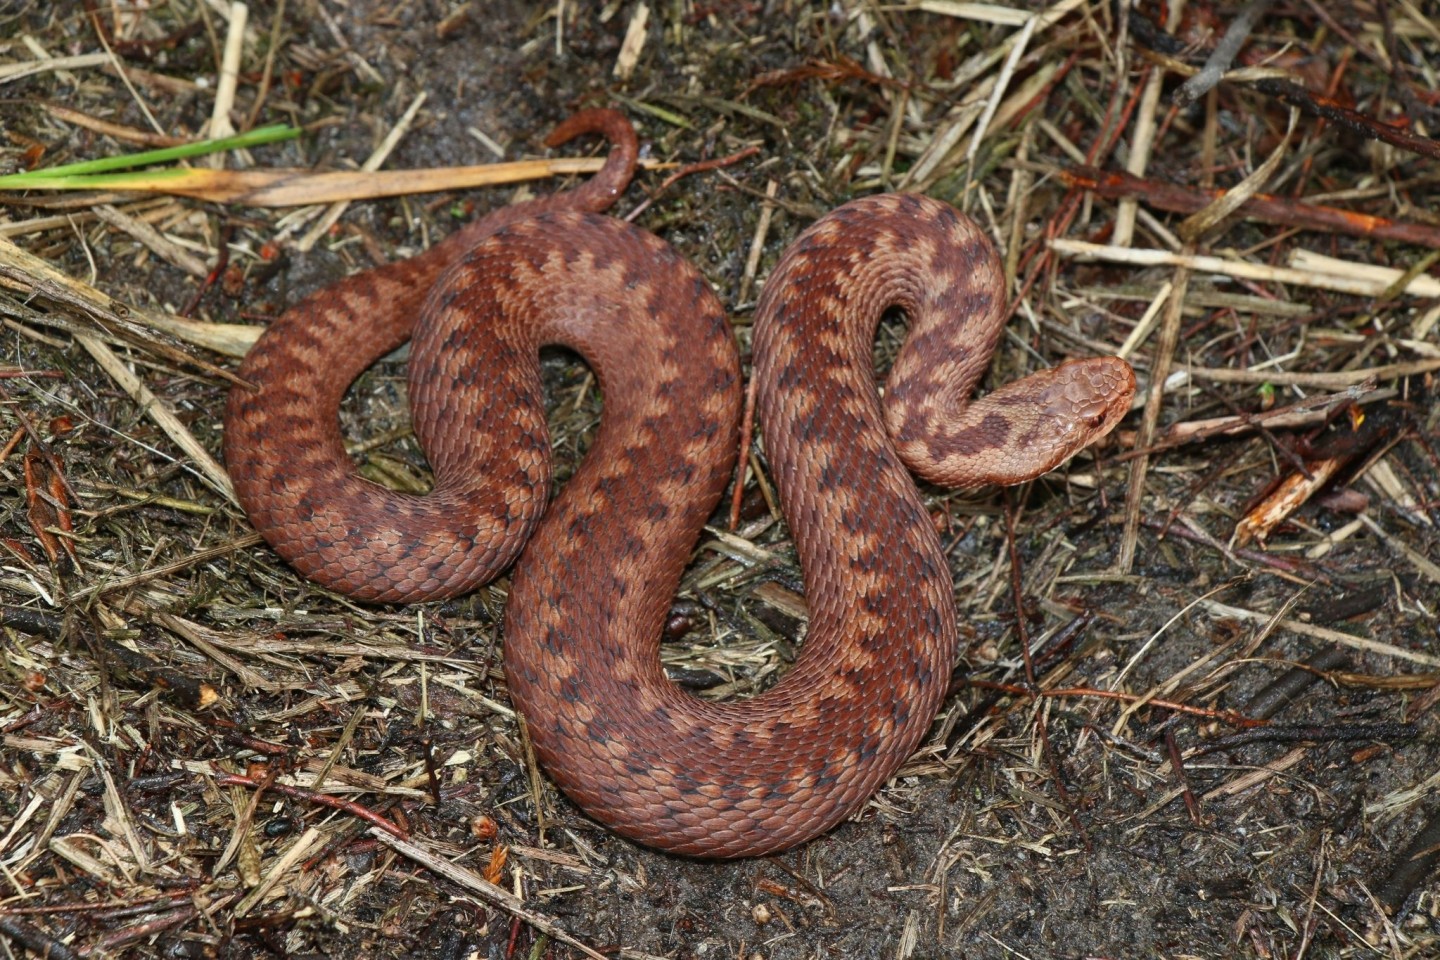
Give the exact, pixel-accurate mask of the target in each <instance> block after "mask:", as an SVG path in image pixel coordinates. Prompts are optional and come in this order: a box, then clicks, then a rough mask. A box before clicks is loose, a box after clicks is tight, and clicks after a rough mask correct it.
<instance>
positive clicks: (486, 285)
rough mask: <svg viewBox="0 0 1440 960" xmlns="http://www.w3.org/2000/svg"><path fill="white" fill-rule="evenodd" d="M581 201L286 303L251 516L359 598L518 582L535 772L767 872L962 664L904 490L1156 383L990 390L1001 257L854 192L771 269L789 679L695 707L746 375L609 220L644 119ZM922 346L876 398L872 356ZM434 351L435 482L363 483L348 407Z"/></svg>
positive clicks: (231, 426)
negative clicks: (564, 371) (550, 361)
mask: <svg viewBox="0 0 1440 960" xmlns="http://www.w3.org/2000/svg"><path fill="white" fill-rule="evenodd" d="M582 133H599V134H601V135H603V136H604V137H605V138H606V139H607V140H608V141H609V143H610V151H609V154H608V156H607V158H606V160H605V162H604V166H603V168H602V170H601V171H600V172H599V173H598V174H596V175H595V177H593V178H592V179H590V180H589V181H587V182H585V183H584V184H583V185H581V186H579V187H576V188H574V189H572V190H570V191H568V192H561V193H557V194H553V195H549V196H544V197H539V198H535V199H533V200H530V201H528V202H525V203H521V204H516V205H512V206H509V207H504V208H501V209H499V210H497V211H496V212H493V213H491V214H488V215H486V216H484V217H482V218H480V219H479V220H477V221H475V222H474V223H472V224H471V225H469V226H467V227H465V228H463V229H462V230H460V231H458V232H457V233H455V234H454V235H452V236H451V237H450V238H448V239H447V240H445V241H443V242H441V243H439V244H437V245H436V246H434V247H433V248H431V249H430V250H429V251H427V252H425V253H423V254H420V255H418V256H416V257H413V258H411V259H408V260H402V261H396V262H393V263H387V264H383V265H381V266H378V267H375V268H372V269H369V270H366V271H363V272H360V273H358V274H355V275H353V276H350V277H348V278H346V279H344V280H341V281H339V282H337V283H335V284H334V285H332V286H329V287H326V288H324V289H321V290H320V291H318V292H317V293H314V294H312V295H310V296H309V297H308V298H306V299H304V300H302V301H300V302H299V303H297V304H296V305H294V306H293V307H291V308H290V309H288V310H287V311H286V312H285V313H283V314H282V315H281V316H280V317H278V318H277V319H276V320H274V321H273V322H272V323H271V324H270V325H269V326H268V327H267V328H266V330H265V331H264V333H263V334H262V335H261V337H260V338H259V339H258V341H257V342H256V344H255V346H254V347H253V349H252V350H251V351H250V353H249V354H248V356H247V357H246V359H245V360H244V361H243V363H242V365H241V367H240V369H239V375H240V377H241V378H242V380H243V381H244V382H245V385H243V386H236V387H233V388H232V389H231V391H230V394H229V397H228V402H227V408H226V418H225V430H224V457H225V462H226V465H227V468H228V471H229V473H230V476H231V479H232V482H233V484H234V490H235V493H236V496H237V498H238V500H239V502H240V503H241V505H242V506H243V508H244V509H245V511H246V513H247V515H248V517H249V519H250V521H251V523H252V524H253V525H254V527H255V528H256V529H257V530H258V531H259V532H260V533H261V534H262V536H263V537H264V538H265V540H266V541H267V542H268V543H269V545H270V546H271V547H272V548H273V549H274V550H275V551H276V552H277V553H278V554H279V555H280V556H281V557H282V558H284V559H285V560H286V561H287V562H289V563H290V564H292V565H293V566H294V567H295V569H296V570H298V571H299V572H300V573H301V574H303V575H304V576H305V577H308V578H309V579H311V580H313V581H315V582H317V583H319V584H320V585H322V586H324V587H326V588H329V589H332V590H334V591H337V592H339V593H342V594H345V595H347V596H351V597H354V598H357V599H360V600H364V601H372V602H377V603H392V602H410V601H418V600H427V599H435V598H441V597H452V596H457V595H460V594H463V593H466V592H467V591H470V590H473V589H475V588H476V587H477V586H478V585H480V584H483V583H485V582H487V581H489V580H491V579H493V578H495V577H497V576H498V575H500V574H502V573H503V572H505V571H506V570H509V572H510V583H509V593H508V598H507V600H506V604H505V609H504V616H503V648H504V665H505V677H506V686H507V688H508V691H509V696H510V699H511V701H512V702H513V704H514V705H515V707H516V708H517V710H518V711H519V712H520V714H521V715H522V716H523V717H524V718H525V720H526V728H527V730H528V734H529V737H530V740H531V742H532V744H533V747H534V751H535V754H536V757H537V759H538V760H539V762H540V765H541V766H542V767H543V768H544V770H545V771H546V773H547V774H548V776H549V777H550V778H551V779H552V780H553V782H554V783H555V784H556V785H557V786H558V787H559V788H560V789H561V790H562V791H564V793H565V794H567V795H568V796H569V797H570V798H571V799H572V800H573V801H574V802H575V803H576V804H577V805H578V806H579V807H580V808H581V809H582V810H584V811H585V812H586V813H587V814H589V815H590V816H591V817H593V818H594V819H595V820H597V821H599V822H600V823H601V824H603V825H605V826H606V827H608V828H609V829H611V830H613V831H614V832H616V833H618V834H620V835H622V836H624V837H627V838H630V839H632V840H635V841H637V842H640V843H642V844H645V845H648V846H651V847H654V848H657V849H660V850H664V851H668V852H671V853H675V854H681V855H688V856H693V857H701V858H714V859H723V858H733V857H747V856H760V855H764V854H768V853H774V852H778V851H781V850H785V849H788V848H790V847H793V846H795V845H797V844H800V843H803V842H805V841H807V840H810V839H812V838H814V837H817V836H819V835H820V834H823V833H825V832H826V831H828V830H830V829H831V828H832V827H834V826H835V825H836V824H838V823H840V822H841V821H842V820H844V819H846V818H847V817H850V816H852V815H853V814H855V813H856V812H857V811H858V810H860V809H861V808H862V807H863V806H864V805H865V804H866V802H867V801H868V800H869V798H870V797H871V796H872V795H873V794H874V793H875V792H876V791H877V790H878V789H879V788H880V787H881V786H882V785H883V784H884V783H885V782H886V781H887V780H888V779H889V778H890V777H891V776H892V775H894V774H895V772H896V771H897V769H899V767H900V766H901V764H902V763H903V762H904V761H905V760H906V759H907V758H908V757H910V756H911V755H912V753H913V752H914V751H915V750H916V749H917V747H918V745H919V744H920V742H921V740H922V738H923V737H924V736H925V735H926V733H927V732H928V731H929V729H930V728H931V726H932V724H933V722H934V720H935V717H936V716H937V714H938V712H939V710H940V709H941V707H942V705H943V704H942V701H943V699H944V697H945V694H946V691H947V689H948V687H949V684H950V681H951V676H952V674H953V672H954V670H955V668H956V661H957V654H958V649H957V648H958V640H957V636H958V633H957V624H956V604H955V597H954V587H953V585H952V581H951V579H950V568H949V563H948V561H947V557H946V553H945V551H944V549H943V548H942V545H941V543H940V540H939V534H938V532H937V527H936V523H935V521H934V520H933V519H932V517H931V515H930V513H929V511H928V510H927V508H926V506H925V503H924V501H923V499H922V497H921V493H920V491H919V489H918V487H917V485H916V482H915V480H914V479H913V478H912V476H911V471H914V472H915V473H916V474H918V475H919V476H920V477H922V478H924V479H925V480H927V481H930V482H933V483H937V484H943V485H946V486H951V487H977V486H983V485H988V484H1013V483H1020V482H1024V481H1026V480H1029V479H1032V478H1035V477H1038V476H1040V475H1041V474H1044V473H1045V472H1047V471H1049V470H1051V469H1053V468H1054V467H1055V466H1057V465H1059V464H1060V463H1062V462H1063V461H1065V460H1066V459H1067V458H1069V457H1070V456H1071V455H1073V454H1074V453H1075V452H1077V451H1078V450H1080V449H1081V448H1083V447H1085V446H1086V445H1088V444H1090V443H1092V442H1093V441H1095V440H1096V439H1097V438H1099V437H1101V436H1103V435H1104V434H1105V433H1106V432H1108V431H1109V430H1110V429H1111V428H1112V427H1114V425H1115V424H1116V423H1117V422H1118V421H1119V420H1120V418H1121V417H1123V416H1124V415H1125V413H1126V412H1127V411H1128V409H1129V401H1130V398H1131V395H1132V394H1133V392H1134V386H1135V380H1134V374H1133V373H1132V371H1131V369H1130V367H1129V365H1128V364H1127V363H1126V362H1125V361H1124V360H1121V359H1118V358H1115V357H1096V358H1089V359H1083V360H1072V361H1068V362H1066V363H1064V364H1061V365H1060V366H1057V367H1054V368H1049V369H1045V370H1041V371H1038V372H1036V373H1032V374H1030V375H1029V376H1027V377H1025V378H1023V379H1021V380H1018V381H1016V382H1014V383H1011V384H1008V385H1005V386H1003V387H1000V388H999V389H996V390H995V391H993V392H991V393H989V394H988V395H986V396H985V397H983V398H982V399H979V400H971V399H970V394H971V393H972V391H973V390H974V388H975V387H976V385H977V384H978V383H979V381H980V380H981V379H982V378H983V377H984V375H985V373H986V371H987V370H988V368H989V365H990V360H991V356H992V354H993V352H994V350H995V347H996V344H997V341H998V338H999V337H1000V335H1001V333H1002V330H1003V327H1004V322H1005V316H1006V301H1005V296H1004V291H1005V282H1004V275H1003V272H1002V269H1001V267H1000V264H999V261H998V258H997V256H996V254H995V251H994V248H993V246H992V245H991V243H990V242H989V240H988V239H987V237H986V236H985V234H984V232H983V231H982V230H981V229H980V228H979V227H978V226H976V224H975V223H974V222H973V221H971V220H970V219H968V218H967V217H965V216H964V215H962V214H961V213H959V212H958V211H956V210H955V209H954V208H953V207H951V206H950V205H948V204H946V203H944V202H942V201H939V200H935V199H930V198H927V197H924V196H920V195H908V194H882V195H876V196H869V197H863V198H860V199H856V200H852V201H850V202H848V203H845V204H844V205H842V206H840V207H838V208H836V209H835V210H833V211H831V212H830V213H828V214H826V215H825V216H823V217H822V218H820V219H819V220H817V221H816V222H815V223H814V224H813V225H811V226H810V227H809V228H808V229H806V230H805V231H804V232H803V233H801V234H800V235H799V237H798V238H797V239H796V240H795V241H794V242H793V243H792V244H791V245H790V246H789V247H788V248H787V249H786V250H785V251H784V252H783V254H782V255H781V257H780V259H779V261H778V263H777V264H776V266H775V267H774V269H773V270H772V272H771V273H770V276H769V278H768V280H766V282H765V285H764V288H763V291H762V293H761V296H760V299H759V301H758V303H757V305H756V309H755V314H754V319H753V329H752V364H751V366H752V379H753V382H754V386H755V409H756V412H757V414H758V419H759V422H760V432H761V437H762V441H763V450H764V460H765V463H766V465H767V466H768V470H769V472H770V475H771V479H772V480H773V483H774V487H775V490H776V492H777V494H778V500H779V506H780V509H781V511H782V512H783V515H784V517H785V518H786V523H787V524H788V528H789V530H790V535H791V539H792V541H793V545H794V550H795V553H796V555H797V557H798V561H799V564H800V567H801V571H802V575H803V580H804V589H805V597H806V603H807V607H808V626H807V628H806V633H805V636H804V641H803V644H802V647H801V652H800V655H799V656H798V658H797V659H796V661H795V663H794V664H793V665H792V666H791V667H790V669H789V670H788V671H787V672H786V673H785V675H784V676H783V677H782V678H781V679H780V680H779V681H778V682H777V683H776V684H774V685H773V686H771V687H770V688H769V689H766V690H764V691H763V692H760V693H758V694H756V695H754V696H751V697H749V698H746V699H742V700H733V701H730V700H724V701H715V700H707V699H703V698H701V697H698V696H696V695H694V694H692V693H690V692H688V691H686V690H683V689H682V688H680V687H679V686H677V685H676V684H674V683H672V682H671V681H670V680H669V679H668V678H667V676H666V674H665V672H664V669H663V667H662V665H661V661H660V657H659V644H660V638H661V634H662V631H663V627H664V622H665V620H666V617H667V613H668V611H669V609H670V606H671V604H672V600H673V598H674V596H675V594H676V592H677V591H678V589H679V587H680V584H681V579H682V576H683V575H684V571H685V569H686V566H687V564H688V562H689V561H690V558H691V556H692V554H693V552H694V550H695V548H696V544H697V541H698V540H699V538H700V537H701V535H702V533H703V531H704V529H705V527H706V524H707V523H708V522H710V519H711V516H712V513H713V512H714V511H715V510H716V507H717V504H718V502H719V500H720V497H721V496H722V494H723V493H724V491H725V489H726V488H727V486H728V485H729V484H730V483H731V482H732V473H733V463H734V461H735V457H736V452H737V446H738V436H739V420H740V412H741V398H742V370H741V364H740V360H739V357H738V351H737V348H736V344H735V337H734V333H733V332H732V327H731V324H730V321H729V318H728V317H727V313H726V311H725V309H724V307H723V306H722V305H721V303H720V301H719V299H718V297H717V296H716V294H715V293H714V292H713V290H712V289H711V288H710V286H709V284H708V283H707V282H706V280H705V279H704V277H703V276H702V275H701V274H700V273H699V272H698V270H697V269H696V268H695V267H694V266H693V265H691V264H690V263H689V262H688V261H687V260H685V259H684V258H683V257H682V256H681V255H680V254H678V253H677V252H676V251H675V250H674V248H673V247H671V246H670V244H668V243H667V242H665V241H664V240H662V239H660V238H658V237H656V236H655V235H653V234H651V233H649V232H647V231H644V230H642V229H640V228H638V227H635V226H632V225H630V224H627V223H624V222H622V221H620V220H618V219H616V218H613V217H610V216H605V215H603V211H604V210H606V209H607V208H608V207H609V206H610V205H611V204H612V203H613V202H614V200H615V199H616V198H617V197H618V196H619V195H620V194H621V192H622V191H623V190H624V189H625V187H626V185H627V184H628V181H629V180H630V178H631V175H632V172H633V170H634V166H635V162H636V155H637V154H636V138H635V135H634V132H633V129H632V128H631V126H630V124H629V122H628V121H627V120H626V119H625V118H624V117H623V115H620V114H618V113H616V112H613V111H606V110H591V111H584V112H582V113H579V114H576V115H575V116H573V117H572V118H571V119H570V120H568V121H566V122H565V123H563V124H562V125H561V127H560V128H558V129H557V131H556V132H555V133H554V134H552V135H551V137H550V138H549V141H548V143H550V144H552V145H556V144H559V143H562V142H564V141H566V140H568V139H570V138H571V137H574V136H578V135H580V134H582ZM893 311H899V312H900V313H901V314H903V316H904V317H905V319H906V321H907V323H908V327H909V329H908V335H907V337H906V339H905V342H904V344H903V345H902V347H901V348H900V351H899V353H898V355H897V357H896V359H895V361H894V363H893V364H892V367H891V369H890V371H889V373H888V375H887V377H886V379H885V383H884V386H883V390H882V389H880V387H879V386H878V385H877V382H876V375H875V368H874V342H875V336H876V332H877V326H878V324H879V322H880V320H881V318H882V317H884V316H885V315H887V314H888V313H891V312H893ZM406 340H409V342H410V354H409V369H408V389H409V402H410V406H411V418H412V424H413V429H414V433H415V435H416V437H417V439H418V440H419V442H420V444H421V447H422V449H423V451H424V454H425V456H426V458H427V460H428V461H429V464H430V466H431V467H432V469H433V472H434V487H433V489H432V491H431V492H430V493H428V494H426V495H423V496H418V495H414V494H407V493H401V492H396V491H392V490H389V489H386V488H384V487H381V486H379V485H377V484H374V483H371V482H369V481H367V480H365V479H363V478H361V477H360V476H359V475H358V473H357V468H356V466H355V464H354V462H353V461H352V459H351V458H350V457H349V456H348V455H347V453H346V449H345V446H344V441H343V437H342V434H341V431H340V426H339V420H338V407H339V404H340V402H341V399H342V397H343V395H344V393H345V391H346V390H347V388H348V387H349V385H350V384H351V382H352V381H353V380H354V379H355V378H356V377H357V376H358V375H359V373H360V372H362V371H363V370H364V369H365V368H367V367H368V366H370V365H371V364H372V363H373V362H374V361H375V360H376V359H377V358H379V357H382V356H384V355H386V354H388V353H389V352H391V351H392V350H394V349H395V348H396V347H397V346H399V345H400V344H402V343H404V342H405V341H406ZM546 346H559V347H562V348H566V349H569V350H572V351H574V352H575V353H578V354H579V355H580V357H581V358H582V359H583V360H584V361H585V362H586V363H587V364H588V365H589V367H590V369H591V371H592V372H593V374H594V376H595V378H596V381H597V382H598V384H599V388H600V395H601V398H602V412H601V417H600V423H599V426H598V428H597V430H596V433H595V436H594V439H593V441H592V442H591V444H590V446H589V448H588V450H587V451H586V453H585V455H584V457H583V459H582V461H581V463H580V465H579V466H578V468H577V469H576V472H575V473H574V474H573V476H571V477H570V478H569V479H568V480H567V481H566V482H565V484H564V485H563V487H562V488H561V489H560V490H559V492H558V494H556V495H555V496H554V498H553V499H552V498H551V486H552V467H551V465H550V443H549V436H548V432H547V426H546V419H545V408H544V388H543V385H542V381H541V377H540V366H539V355H540V350H541V348H542V347H546Z"/></svg>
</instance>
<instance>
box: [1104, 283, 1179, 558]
mask: <svg viewBox="0 0 1440 960" xmlns="http://www.w3.org/2000/svg"><path fill="white" fill-rule="evenodd" d="M1170 283H1171V290H1170V299H1169V300H1168V301H1167V302H1166V304H1165V314H1164V317H1165V319H1164V321H1163V323H1162V324H1161V327H1160V339H1159V341H1158V342H1157V343H1156V345H1155V358H1154V360H1153V361H1152V362H1151V369H1150V386H1149V388H1148V389H1147V391H1146V394H1145V412H1144V418H1143V420H1142V421H1141V424H1140V430H1139V431H1138V432H1137V433H1136V436H1135V447H1136V449H1139V450H1147V449H1149V448H1150V447H1152V446H1153V445H1154V442H1155V432H1156V430H1157V429H1158V427H1159V425H1160V414H1161V411H1162V409H1163V405H1164V399H1165V381H1166V379H1167V378H1168V377H1169V376H1170V364H1171V363H1172V362H1173V359H1174V356H1175V348H1176V346H1177V345H1178V343H1179V341H1180V320H1181V317H1182V315H1183V307H1184V304H1185V292H1186V290H1188V289H1189V286H1190V271H1189V270H1187V269H1185V268H1184V267H1181V268H1179V269H1177V270H1176V271H1175V274H1174V276H1172V277H1171V279H1170ZM1149 468H1150V458H1149V457H1148V456H1146V455H1144V454H1143V453H1142V454H1141V455H1139V456H1137V457H1135V459H1134V460H1132V461H1130V476H1129V482H1128V483H1127V485H1126V489H1125V528H1124V531H1123V533H1122V534H1121V540H1120V551H1119V558H1118V559H1117V561H1116V567H1117V568H1118V569H1119V570H1120V572H1121V573H1129V572H1130V568H1131V567H1132V566H1134V563H1135V551H1136V549H1137V547H1138V545H1139V542H1140V519H1141V512H1142V509H1143V503H1144V495H1145V475H1146V473H1147V472H1148V470H1149Z"/></svg>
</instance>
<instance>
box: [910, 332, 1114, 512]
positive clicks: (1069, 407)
mask: <svg viewBox="0 0 1440 960" xmlns="http://www.w3.org/2000/svg"><path fill="white" fill-rule="evenodd" d="M1134 395H1135V372H1134V371H1133V370H1132V369H1131V368H1130V364H1128V363H1126V362H1125V361H1124V360H1121V359H1120V358H1119V357H1096V358H1091V359H1085V360H1071V361H1067V362H1066V363H1062V364H1060V365H1059V366H1058V367H1050V368H1049V369H1046V370H1040V371H1038V372H1036V373H1032V374H1031V375H1030V376H1028V377H1025V378H1024V379H1022V380H1017V381H1016V382H1014V383H1009V384H1006V385H1005V386H1003V387H1001V388H1000V389H998V390H996V391H995V392H994V393H991V394H989V395H987V396H985V397H982V398H980V399H979V400H976V401H974V402H973V403H964V402H963V400H957V399H953V398H952V400H951V402H949V403H943V404H941V403H936V404H935V405H934V406H935V409H934V410H932V414H933V415H932V416H931V417H928V418H926V420H925V421H923V426H924V433H921V432H920V431H918V430H916V429H915V427H916V426H917V423H920V421H917V420H914V419H912V420H910V421H908V422H904V423H902V424H901V428H902V435H899V436H896V443H897V448H898V450H899V453H900V455H901V458H902V459H904V460H905V462H906V463H907V464H908V465H909V467H910V469H912V470H914V471H915V472H916V473H917V474H919V475H920V476H922V477H924V478H925V479H926V480H928V481H930V482H931V483H935V484H939V485H940V486H945V487H952V488H972V487H982V486H986V485H990V484H994V485H998V486H1013V485H1014V484H1017V483H1024V482H1026V481H1027V480H1034V479H1035V478H1036V477H1040V476H1043V475H1044V474H1046V473H1049V472H1050V471H1051V470H1054V469H1055V468H1056V467H1058V466H1060V465H1061V464H1062V463H1064V462H1065V461H1066V460H1069V459H1070V458H1071V457H1073V456H1074V455H1075V454H1077V453H1079V452H1080V451H1081V450H1083V449H1085V448H1086V447H1088V446H1089V445H1090V444H1092V443H1094V442H1095V441H1096V440H1099V439H1100V438H1101V437H1103V436H1105V435H1106V434H1107V433H1109V432H1110V431H1111V430H1113V429H1114V428H1115V425H1116V424H1117V423H1119V422H1120V420H1121V419H1122V418H1123V417H1124V416H1125V414H1126V413H1128V412H1129V411H1130V400H1131V398H1132V397H1134ZM893 428H894V424H893V422H892V429H893Z"/></svg>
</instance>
